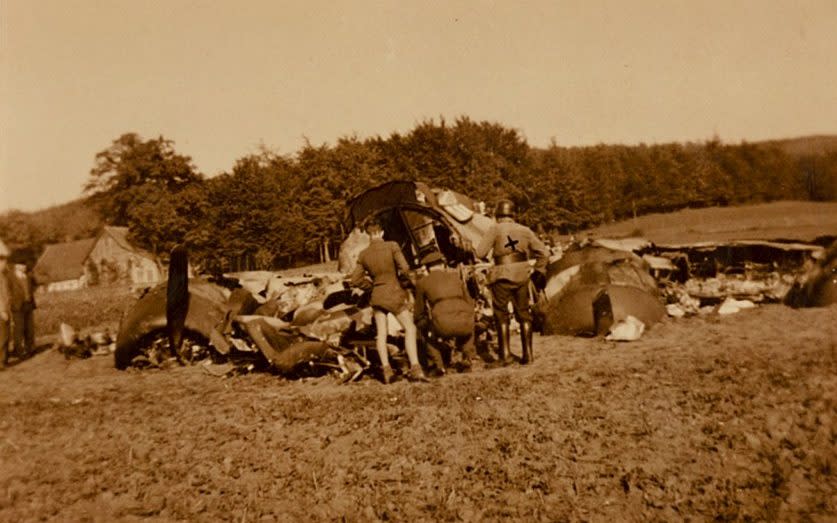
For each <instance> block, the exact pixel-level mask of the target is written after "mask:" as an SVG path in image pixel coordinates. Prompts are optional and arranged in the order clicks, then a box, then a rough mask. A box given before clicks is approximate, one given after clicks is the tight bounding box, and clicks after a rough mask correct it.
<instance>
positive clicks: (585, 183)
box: [0, 117, 837, 271]
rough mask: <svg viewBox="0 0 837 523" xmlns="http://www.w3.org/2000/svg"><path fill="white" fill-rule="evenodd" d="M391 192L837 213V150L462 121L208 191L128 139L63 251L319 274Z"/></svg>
mask: <svg viewBox="0 0 837 523" xmlns="http://www.w3.org/2000/svg"><path fill="white" fill-rule="evenodd" d="M390 180H421V181H425V182H427V183H428V184H430V185H431V186H438V187H446V188H449V189H453V190H456V191H460V192H463V193H465V194H468V195H470V196H472V197H474V198H476V199H478V200H483V201H485V202H486V203H488V204H489V205H490V204H491V203H493V202H495V201H496V200H498V199H500V198H511V199H512V200H513V201H515V203H516V204H517V205H518V209H519V210H520V218H521V221H523V222H525V223H527V224H529V225H530V226H532V227H533V228H535V229H536V230H538V231H539V232H541V233H545V234H548V233H568V232H575V231H579V230H583V229H585V228H588V227H592V226H596V225H599V224H602V223H606V222H610V221H614V220H619V219H624V218H628V217H631V216H638V215H641V214H646V213H651V212H661V211H672V210H676V209H680V208H684V207H703V206H713V205H721V206H724V205H736V204H744V203H753V202H766V201H772V200H780V199H794V200H799V199H809V200H834V199H837V148H833V147H832V148H830V149H828V148H826V149H825V150H820V151H816V152H809V153H805V154H793V153H789V152H787V151H785V150H784V149H783V147H782V144H781V143H768V142H764V143H740V144H735V145H732V144H724V143H721V142H720V141H719V140H717V139H713V140H710V141H707V142H704V143H686V144H680V143H670V144H660V145H644V144H643V145H638V146H626V145H596V146H590V147H562V146H560V145H559V144H556V143H552V144H551V145H550V146H548V147H546V148H536V147H531V146H529V145H528V143H527V142H526V139H525V138H524V137H523V136H522V135H521V133H520V132H519V131H517V130H515V129H512V128H509V127H505V126H503V125H501V124H499V123H494V122H486V121H480V122H477V121H474V120H472V119H470V118H467V117H461V118H458V119H456V120H455V121H454V122H452V123H451V122H447V121H445V120H444V119H442V120H439V121H435V120H427V121H424V122H421V123H419V124H417V125H416V126H415V127H414V128H413V129H412V130H411V131H410V132H408V133H406V134H399V133H393V134H391V135H390V136H388V137H380V136H375V137H371V138H364V139H361V138H358V137H356V136H348V137H343V138H340V139H339V140H338V141H337V142H336V143H335V144H333V145H319V146H317V145H313V144H311V143H306V145H305V146H304V147H302V148H301V149H300V150H299V151H297V152H296V153H295V154H293V155H282V154H279V153H277V152H274V151H272V150H270V149H267V148H263V149H262V150H260V151H259V152H257V153H255V154H250V155H246V156H243V157H241V158H239V159H238V160H237V161H236V162H235V165H233V166H232V168H231V169H229V170H228V171H227V172H224V173H222V174H220V175H218V176H215V177H211V178H210V177H206V176H205V175H203V174H201V173H200V172H198V170H197V169H196V168H195V166H194V164H193V163H192V160H191V158H189V157H188V156H184V155H181V154H179V153H178V152H177V151H176V150H175V147H174V144H173V143H172V142H171V141H170V140H167V139H165V138H164V137H158V138H153V139H143V138H142V137H140V136H138V135H137V134H134V133H128V134H124V135H122V136H120V137H119V138H117V139H116V140H114V141H113V143H111V144H110V146H108V147H107V148H106V149H104V150H102V151H101V152H100V153H98V154H97V155H96V157H95V159H94V166H93V168H92V170H91V173H90V177H89V179H88V181H87V183H86V185H85V187H84V190H85V196H86V197H85V199H84V200H83V202H82V204H81V207H82V208H83V209H84V211H83V212H82V214H80V215H76V216H73V217H71V218H70V219H69V221H67V222H64V225H65V226H66V227H71V228H69V229H67V230H65V231H63V232H67V233H68V234H67V237H65V238H63V239H68V238H69V237H72V236H78V237H84V236H82V235H84V234H87V236H88V237H89V236H90V233H91V230H93V229H95V228H96V227H97V226H98V225H100V224H101V223H108V224H110V225H124V226H128V227H129V229H130V236H131V238H132V240H133V241H134V242H135V243H136V244H137V245H139V246H141V247H143V248H145V249H147V250H149V251H151V252H153V253H155V254H157V255H161V256H163V257H165V254H166V253H168V252H169V251H170V250H171V248H172V247H173V246H174V245H176V244H178V243H184V244H185V245H186V246H187V247H188V248H189V250H190V253H191V255H192V258H193V260H195V261H197V262H199V263H200V264H201V265H203V267H204V268H206V269H207V270H211V271H215V270H235V269H241V268H248V269H256V268H258V269H269V268H279V267H287V266H292V265H295V264H300V263H306V262H311V261H315V260H316V258H317V253H318V252H319V248H320V245H321V244H322V243H323V242H324V241H325V240H328V241H329V242H331V244H332V245H338V244H339V242H340V241H341V240H342V238H343V236H344V235H345V234H346V233H348V231H345V230H344V228H343V227H344V226H343V222H344V213H345V210H346V207H345V204H346V201H347V200H348V199H349V198H350V197H352V196H353V195H356V194H358V193H359V192H361V191H363V190H365V189H367V188H369V187H372V186H374V185H377V184H380V183H383V182H386V181H390ZM85 213H86V214H85ZM36 216H37V214H36ZM65 218H66V216H65ZM36 221H37V220H33V218H32V217H31V216H30V215H27V214H26V213H20V212H12V213H7V214H6V215H5V216H2V217H0V235H2V237H3V238H4V239H5V240H6V242H7V243H11V244H12V246H13V247H18V248H22V247H27V246H28V247H29V248H30V250H32V251H34V252H37V251H38V250H39V249H40V248H41V247H42V245H43V244H45V243H48V242H50V241H54V240H56V235H59V236H60V233H61V231H60V229H61V225H60V224H58V225H56V224H54V223H50V224H44V223H35V222H36ZM41 221H42V222H43V218H42V219H41ZM77 222H81V223H77ZM42 227H43V228H42ZM56 230H58V232H57V233H56Z"/></svg>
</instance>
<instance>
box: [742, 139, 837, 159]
mask: <svg viewBox="0 0 837 523" xmlns="http://www.w3.org/2000/svg"><path fill="white" fill-rule="evenodd" d="M756 143H763V144H767V145H778V146H779V147H780V148H781V149H782V150H783V151H784V152H785V153H787V154H790V155H792V156H808V155H818V154H829V153H834V152H837V135H834V134H815V135H811V136H800V137H798V138H785V139H783V140H767V141H763V142H756Z"/></svg>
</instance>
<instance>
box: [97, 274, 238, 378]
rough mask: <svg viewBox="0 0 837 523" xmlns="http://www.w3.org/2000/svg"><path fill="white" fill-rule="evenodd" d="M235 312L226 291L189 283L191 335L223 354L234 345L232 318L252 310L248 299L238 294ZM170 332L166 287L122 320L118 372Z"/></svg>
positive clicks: (188, 325) (157, 289)
mask: <svg viewBox="0 0 837 523" xmlns="http://www.w3.org/2000/svg"><path fill="white" fill-rule="evenodd" d="M238 296H239V297H237V298H236V299H235V300H234V302H235V306H234V307H233V309H237V310H231V308H230V305H229V304H228V300H229V298H230V293H229V291H227V290H226V289H224V288H223V287H221V286H219V285H215V284H214V283H210V282H208V281H206V280H202V279H193V280H190V281H189V312H188V314H187V315H186V325H185V328H186V330H187V331H192V332H195V333H198V334H200V335H201V336H203V337H205V338H207V339H208V340H209V342H210V343H211V344H212V346H213V347H215V350H217V351H218V352H220V353H221V354H227V353H228V352H229V350H230V344H229V342H228V341H227V339H226V338H225V337H224V335H223V333H224V332H225V330H226V328H227V326H228V321H229V318H230V317H231V316H233V315H235V314H237V312H238V311H240V310H242V308H244V307H250V306H252V304H253V302H252V301H248V300H247V298H246V296H242V295H241V293H240V292H239V293H238ZM165 328H166V283H165V282H164V283H162V284H160V285H158V286H157V287H154V288H153V289H151V290H150V291H148V292H147V293H146V294H145V295H144V296H143V297H141V298H140V299H139V300H138V301H137V303H136V304H134V306H133V307H132V308H131V309H130V310H129V311H128V312H127V313H126V314H125V315H124V316H123V317H122V321H121V322H120V323H119V332H118V334H117V337H116V351H115V352H114V360H115V364H116V368H118V369H124V368H127V367H128V366H129V365H130V364H131V360H132V359H133V358H134V357H135V356H136V355H137V354H138V351H139V350H140V349H141V348H142V343H143V342H144V341H145V340H146V339H147V338H148V336H150V335H152V334H154V333H155V332H158V331H163V330H165Z"/></svg>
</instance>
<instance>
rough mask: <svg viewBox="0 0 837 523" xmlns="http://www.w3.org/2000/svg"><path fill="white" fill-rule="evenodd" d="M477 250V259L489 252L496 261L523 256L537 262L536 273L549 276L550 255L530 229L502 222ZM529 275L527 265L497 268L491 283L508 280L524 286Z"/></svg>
mask: <svg viewBox="0 0 837 523" xmlns="http://www.w3.org/2000/svg"><path fill="white" fill-rule="evenodd" d="M475 249H476V255H477V257H478V258H485V257H486V256H488V254H489V253H490V252H493V255H494V257H495V258H497V257H498V256H505V255H509V254H514V253H522V254H524V255H525V256H526V258H527V259H529V260H532V259H534V260H535V270H536V271H540V272H546V264H547V263H548V261H549V252H548V251H547V249H546V246H545V245H544V244H543V242H542V241H541V240H540V239H539V238H538V237H537V235H536V234H535V233H534V232H532V230H531V229H530V228H529V227H526V226H525V225H521V224H519V223H516V222H515V221H513V220H510V219H507V218H506V219H504V218H501V219H500V220H499V221H498V222H497V224H496V225H494V226H493V227H492V228H491V230H489V232H488V234H486V235H485V237H484V238H483V239H482V241H481V242H480V243H479V245H477V246H476V248H475ZM530 271H531V268H530V265H529V262H528V261H520V262H515V263H507V264H501V265H495V266H494V267H492V269H491V272H490V273H489V282H490V283H493V282H496V281H501V280H507V281H510V282H512V283H524V282H526V281H527V280H528V278H529V274H530Z"/></svg>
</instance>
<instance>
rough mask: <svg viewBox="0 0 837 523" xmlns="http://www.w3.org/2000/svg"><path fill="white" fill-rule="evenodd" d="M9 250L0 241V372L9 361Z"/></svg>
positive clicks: (10, 306) (10, 309) (10, 308)
mask: <svg viewBox="0 0 837 523" xmlns="http://www.w3.org/2000/svg"><path fill="white" fill-rule="evenodd" d="M8 258H9V249H7V248H6V244H4V243H3V240H0V370H2V369H5V368H6V363H7V362H8V360H9V340H10V338H11V329H10V327H11V321H12V296H11V289H10V287H9V283H10V282H9V278H8V274H7V273H8V268H7V265H8Z"/></svg>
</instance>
